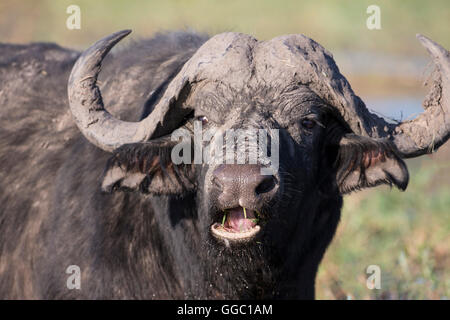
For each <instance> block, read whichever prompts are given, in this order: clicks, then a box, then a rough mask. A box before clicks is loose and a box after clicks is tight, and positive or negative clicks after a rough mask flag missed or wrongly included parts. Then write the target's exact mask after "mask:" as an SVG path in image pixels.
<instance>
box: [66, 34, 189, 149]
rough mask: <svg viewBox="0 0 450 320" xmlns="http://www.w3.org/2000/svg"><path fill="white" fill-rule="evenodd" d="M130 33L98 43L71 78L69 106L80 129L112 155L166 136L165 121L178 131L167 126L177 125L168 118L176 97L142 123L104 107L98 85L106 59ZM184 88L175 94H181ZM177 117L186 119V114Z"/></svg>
mask: <svg viewBox="0 0 450 320" xmlns="http://www.w3.org/2000/svg"><path fill="white" fill-rule="evenodd" d="M130 32H131V30H123V31H119V32H116V33H113V34H112V35H109V36H107V37H105V38H103V39H101V40H99V41H97V42H96V43H95V44H94V45H92V46H91V47H90V48H88V49H87V50H86V51H84V52H83V53H82V54H81V56H80V57H79V58H78V60H77V62H76V63H75V65H74V67H73V69H72V72H71V74H70V77H69V84H68V96H69V104H70V109H71V111H72V114H73V116H74V118H75V122H76V124H77V126H78V128H79V129H80V131H81V132H82V133H83V135H84V136H85V137H86V138H87V139H88V140H89V141H90V142H92V143H93V144H94V145H96V146H97V147H99V148H101V149H103V150H105V151H109V152H110V151H112V150H114V149H116V148H118V147H120V146H121V145H123V144H127V143H137V142H144V141H147V140H149V139H150V138H152V137H154V136H155V135H162V134H163V133H166V132H164V131H163V130H162V129H161V128H162V127H163V122H164V127H165V128H164V129H165V130H166V131H167V130H169V131H170V130H173V129H174V128H166V127H167V126H168V125H167V124H169V126H170V125H172V126H173V123H171V121H167V119H165V118H166V117H167V114H168V113H169V109H170V108H171V106H172V105H173V104H174V101H175V100H176V97H174V96H171V97H167V96H165V97H163V98H162V99H161V100H160V102H159V104H158V105H157V106H156V107H155V108H154V110H153V112H151V113H150V115H148V116H147V117H146V118H145V119H143V120H141V121H139V122H128V121H122V120H119V119H116V118H114V117H113V116H112V115H111V114H110V113H109V112H108V111H107V110H106V109H105V107H104V106H103V100H102V96H101V93H100V89H99V88H98V86H97V76H98V74H99V72H100V68H101V63H102V60H103V58H104V57H105V56H106V55H107V54H108V52H109V51H110V50H111V48H112V47H113V46H114V45H115V44H116V43H118V42H119V41H120V40H122V39H123V38H124V37H126V36H127V35H128V34H130ZM182 87H183V86H180V87H179V88H177V89H178V90H172V91H174V92H175V91H176V92H175V93H176V94H179V91H180V90H181V89H182ZM171 93H173V92H171ZM177 114H178V115H179V116H180V117H182V116H183V115H182V112H178V113H177ZM172 122H173V121H172Z"/></svg>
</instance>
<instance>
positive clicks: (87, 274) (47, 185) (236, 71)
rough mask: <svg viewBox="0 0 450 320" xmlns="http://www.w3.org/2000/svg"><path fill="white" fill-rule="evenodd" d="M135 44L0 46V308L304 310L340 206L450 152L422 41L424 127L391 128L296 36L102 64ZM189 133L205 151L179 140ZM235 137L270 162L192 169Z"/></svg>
mask: <svg viewBox="0 0 450 320" xmlns="http://www.w3.org/2000/svg"><path fill="white" fill-rule="evenodd" d="M129 33H130V31H128V30H125V31H120V32H117V33H114V34H112V35H109V36H107V37H105V38H103V39H101V40H99V41H98V42H96V43H95V44H94V45H92V46H91V47H90V48H88V49H87V50H86V51H84V52H82V53H80V52H78V51H74V50H70V49H66V48H62V47H59V46H58V45H56V44H49V43H34V44H29V45H12V44H0V112H1V118H0V121H1V125H0V144H1V148H0V163H1V170H0V181H1V184H0V298H4V299H5V298H7V299H269V298H276V299H313V298H314V282H315V277H316V273H317V269H318V266H319V263H320V261H321V259H322V256H323V254H324V252H325V250H326V248H327V246H328V245H329V243H330V242H331V240H332V238H333V235H334V233H335V230H336V227H337V225H338V222H339V219H340V211H341V207H342V202H343V200H342V198H343V195H345V194H348V193H350V192H353V191H357V190H360V189H363V188H369V187H374V186H378V185H381V184H387V185H391V186H392V185H393V186H395V187H397V188H399V189H401V190H405V189H406V187H407V184H408V169H407V166H406V164H405V162H404V160H403V159H405V158H412V157H418V156H421V155H424V154H428V153H431V152H433V151H435V150H437V149H438V148H439V147H440V146H441V145H442V144H444V143H445V142H446V141H447V140H448V138H449V136H450V91H449V90H450V58H449V52H448V51H447V50H445V49H444V48H442V47H441V46H439V45H438V44H436V43H435V42H433V41H432V40H430V39H428V38H426V37H425V36H422V35H418V39H419V40H420V42H421V43H422V44H423V45H424V46H425V48H426V49H427V50H428V51H429V53H430V55H431V57H432V59H433V61H434V64H435V70H434V72H433V75H432V80H433V81H432V86H431V90H430V93H429V95H428V96H427V97H426V98H425V101H424V104H423V105H424V109H425V110H424V112H423V113H422V114H420V115H419V116H418V117H417V118H415V119H414V120H409V121H404V122H393V121H388V120H385V119H383V118H381V117H379V116H377V115H375V114H373V113H371V112H369V111H368V109H367V108H366V106H365V104H364V102H363V101H362V100H361V99H360V98H359V97H358V96H357V95H356V94H355V93H354V92H353V90H352V88H351V86H350V84H349V83H348V81H347V80H346V79H345V77H344V76H343V75H342V74H341V73H340V71H339V69H338V67H337V66H336V64H335V62H334V60H333V57H332V55H331V53H329V52H328V51H327V50H326V49H324V48H323V47H322V46H321V45H319V44H318V43H316V42H315V41H313V40H312V39H310V38H308V37H306V36H304V35H285V36H280V37H276V38H274V39H272V40H269V41H258V40H257V39H255V38H253V37H251V36H249V35H245V34H241V33H233V32H228V33H222V34H218V35H216V36H213V37H208V36H207V35H204V34H199V33H195V32H172V33H165V34H158V35H156V36H154V37H153V38H151V39H147V40H141V41H135V42H132V43H131V44H130V45H128V46H127V47H126V48H122V49H121V50H117V51H115V52H112V53H111V54H110V55H108V53H109V51H110V50H111V49H112V48H113V47H114V46H115V45H116V44H117V43H118V42H119V41H120V40H121V39H123V38H124V37H125V36H127V35H128V34H129ZM102 62H104V68H103V70H102V72H101V73H100V69H101V66H102ZM98 78H99V79H98ZM100 87H101V90H100ZM105 105H106V106H107V109H108V111H107V110H106V109H105V107H104V106H105ZM112 114H114V116H113V115H112ZM199 125H200V132H206V131H210V132H213V133H214V135H212V136H211V137H210V138H209V139H202V140H201V141H200V144H197V145H196V144H195V143H193V144H190V143H189V141H192V140H189V139H195V137H194V136H195V135H191V136H190V138H189V137H188V139H185V140H184V142H183V143H181V142H180V140H179V139H178V140H177V139H174V134H175V133H176V132H181V131H180V130H183V132H185V133H186V132H187V133H195V130H197V131H198V128H199ZM230 130H259V131H262V132H266V133H267V136H266V137H265V139H266V141H267V146H266V147H267V148H266V149H267V150H266V151H267V152H265V153H258V154H259V159H258V161H256V162H251V161H249V159H247V158H246V156H244V161H243V163H232V162H228V161H227V162H219V161H210V162H204V161H195V160H194V161H192V158H193V157H194V155H195V151H198V150H197V149H198V148H200V149H201V148H203V149H202V150H201V151H202V153H204V154H206V155H208V156H209V158H210V159H212V160H217V159H220V158H221V157H220V156H223V151H225V148H223V146H222V144H221V143H220V141H221V139H220V137H221V136H224V135H225V134H227V133H228V132H230ZM259 140H262V138H261V137H260V139H259ZM259 140H258V141H259ZM274 141H275V142H276V143H272V142H274ZM197 142H198V141H197ZM217 146H218V147H217ZM181 147H182V148H181ZM175 148H177V150H179V151H180V150H181V151H180V152H179V154H178V155H179V156H180V157H182V158H183V159H187V160H190V161H181V162H180V161H174V157H173V155H174V154H176V153H174V150H175ZM194 149H195V150H194ZM250 149H251V148H250V143H249V144H248V147H247V144H245V143H244V144H241V145H240V146H238V148H236V149H233V151H232V152H231V155H232V156H233V157H234V155H242V154H245V152H246V151H250ZM191 151H192V152H191ZM226 151H227V152H228V151H229V150H226ZM233 152H234V153H233ZM258 152H259V151H258ZM274 156H277V157H274ZM275 158H276V159H277V166H276V168H274V166H273V163H274V159H275ZM264 169H273V170H266V171H264ZM74 266H75V267H76V268H78V270H79V279H78V286H75V287H71V286H69V282H70V281H69V279H68V278H70V277H71V276H72V274H71V273H70V272H69V273H67V272H68V271H70V270H73V267H74ZM71 268H72V269H71ZM75 275H76V274H75Z"/></svg>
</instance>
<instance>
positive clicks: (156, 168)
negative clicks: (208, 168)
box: [102, 139, 195, 195]
mask: <svg viewBox="0 0 450 320" xmlns="http://www.w3.org/2000/svg"><path fill="white" fill-rule="evenodd" d="M174 145H175V143H174V142H171V141H170V140H169V141H167V140H159V139H158V140H155V141H150V142H145V143H133V144H127V145H123V146H121V147H120V148H118V149H116V150H115V151H114V153H113V155H112V157H111V158H110V159H109V161H108V164H107V166H106V169H105V172H104V175H103V181H102V190H103V191H104V192H108V193H112V192H114V191H141V192H143V193H152V194H159V195H161V194H167V195H169V194H179V195H182V194H183V193H185V192H186V191H192V190H193V189H194V188H195V185H194V183H193V177H194V171H193V170H194V166H193V165H189V164H179V165H175V164H174V163H173V162H172V160H171V152H172V148H173V146H174Z"/></svg>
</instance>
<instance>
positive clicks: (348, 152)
mask: <svg viewBox="0 0 450 320" xmlns="http://www.w3.org/2000/svg"><path fill="white" fill-rule="evenodd" d="M334 166H335V168H336V180H337V185H338V187H339V190H340V192H341V193H342V194H345V193H349V192H351V191H354V190H360V189H363V188H369V187H375V186H378V185H380V184H388V185H391V186H392V185H395V186H396V187H397V188H399V189H400V190H405V189H406V187H407V185H408V180H409V174H408V168H407V167H406V164H405V162H404V161H403V160H402V159H401V158H400V157H399V156H398V155H397V152H396V149H395V146H394V145H393V144H392V143H390V142H389V141H388V140H377V139H372V138H368V137H363V136H358V135H355V134H347V135H345V136H344V137H343V138H342V139H341V140H340V141H339V147H338V151H337V157H336V161H335V164H334Z"/></svg>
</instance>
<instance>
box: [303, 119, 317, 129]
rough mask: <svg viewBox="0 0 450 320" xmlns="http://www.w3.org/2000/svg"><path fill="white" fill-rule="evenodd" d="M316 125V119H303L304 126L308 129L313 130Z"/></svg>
mask: <svg viewBox="0 0 450 320" xmlns="http://www.w3.org/2000/svg"><path fill="white" fill-rule="evenodd" d="M315 125H316V122H315V121H314V120H311V119H303V120H302V126H303V127H304V128H306V129H309V130H311V129H312V128H314V127H315Z"/></svg>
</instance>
